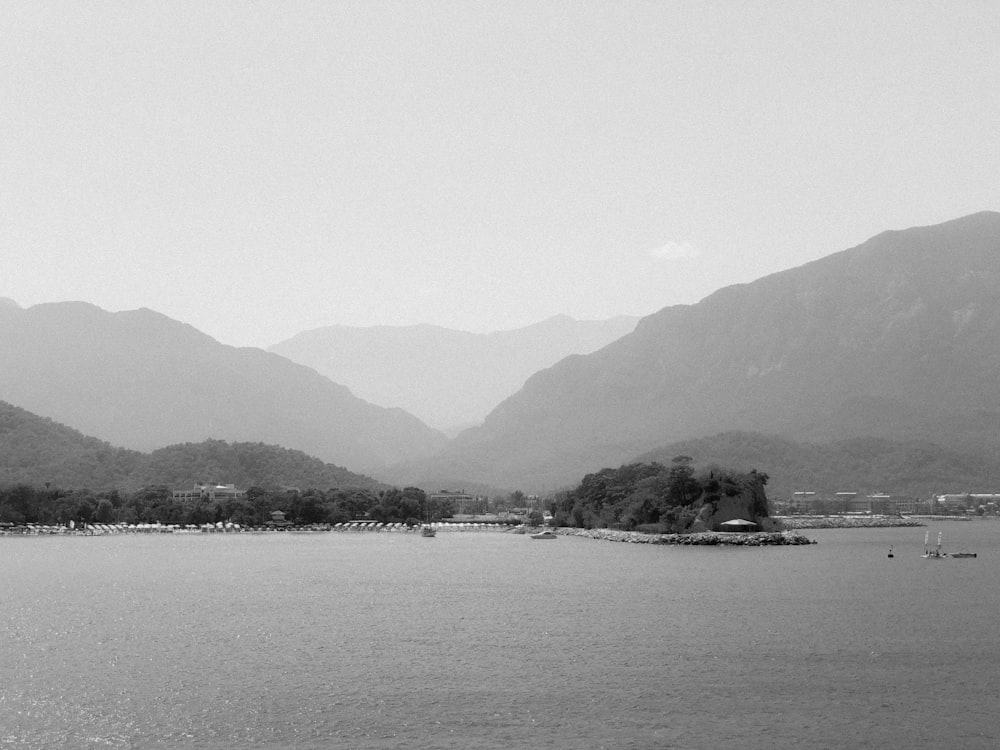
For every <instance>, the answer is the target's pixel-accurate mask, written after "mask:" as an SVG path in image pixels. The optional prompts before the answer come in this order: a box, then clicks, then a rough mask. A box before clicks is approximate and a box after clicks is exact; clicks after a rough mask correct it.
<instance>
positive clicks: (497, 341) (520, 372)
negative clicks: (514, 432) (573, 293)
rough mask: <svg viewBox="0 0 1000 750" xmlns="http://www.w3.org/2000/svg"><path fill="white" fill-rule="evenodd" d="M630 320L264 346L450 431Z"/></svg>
mask: <svg viewBox="0 0 1000 750" xmlns="http://www.w3.org/2000/svg"><path fill="white" fill-rule="evenodd" d="M638 321H639V318H637V317H628V316H622V317H617V318H612V319H610V320H584V321H581V320H574V319H573V318H570V317H569V316H567V315H557V316H555V317H552V318H549V319H548V320H544V321H542V322H541V323H536V324H535V325H532V326H527V327H524V328H518V329H516V330H510V331H495V332H493V333H485V334H479V333H468V332H466V331H455V330H450V329H447V328H441V327H439V326H431V325H416V326H399V327H393V326H375V327H371V328H356V327H350V326H328V327H325V328H317V329H315V330H312V331H304V332H302V333H299V334H297V335H296V336H293V337H292V338H290V339H288V340H286V341H282V342H280V343H278V344H275V345H274V346H271V347H269V348H268V351H271V352H275V353H276V354H280V355H282V356H284V357H288V358H289V359H290V360H292V361H294V362H299V363H301V364H304V365H308V366H309V367H312V368H314V369H315V370H316V371H317V372H320V373H322V374H324V375H326V376H327V377H328V378H330V380H332V381H334V382H335V383H342V384H343V385H346V386H347V387H348V388H350V389H351V392H352V393H354V394H355V395H356V396H359V397H360V398H363V399H365V400H366V401H370V402H372V403H375V404H381V405H383V406H398V407H401V408H403V409H405V410H406V411H408V412H410V413H411V414H414V415H416V416H417V417H419V418H420V419H421V420H423V421H424V422H425V423H427V424H428V425H431V426H432V427H436V428H437V429H440V430H444V431H446V432H451V433H456V432H458V431H459V428H464V427H469V426H472V425H474V424H478V423H480V422H482V420H483V419H484V418H485V417H486V415H487V414H488V413H489V412H490V411H492V410H493V409H494V408H495V407H496V406H497V404H499V403H500V402H501V401H503V400H504V399H505V398H507V397H508V396H510V395H512V394H514V393H515V392H517V390H518V389H519V388H520V387H521V386H522V385H523V384H524V381H525V380H527V379H528V377H529V376H531V375H532V374H534V373H536V372H538V371H539V370H541V369H544V368H546V367H550V366H552V365H554V364H555V363H556V362H558V361H559V360H560V359H562V358H563V357H566V356H568V355H570V354H589V353H590V352H593V351H595V350H597V349H600V348H601V347H602V346H605V345H606V344H609V343H611V342H612V341H614V340H615V339H618V338H621V337H622V336H624V335H625V334H626V333H630V332H631V331H632V330H633V329H634V328H635V325H636V323H637V322H638Z"/></svg>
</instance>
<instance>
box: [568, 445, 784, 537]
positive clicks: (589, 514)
mask: <svg viewBox="0 0 1000 750" xmlns="http://www.w3.org/2000/svg"><path fill="white" fill-rule="evenodd" d="M767 480H768V476H767V475H766V474H764V473H761V472H758V471H756V470H751V471H749V472H735V471H731V470H728V469H724V468H721V467H719V466H715V465H713V466H711V467H708V468H706V469H704V470H702V471H700V472H696V471H695V469H694V466H693V459H692V458H691V457H690V456H686V455H685V456H676V457H674V458H673V459H672V460H671V461H670V464H669V465H666V464H663V463H659V462H652V463H633V464H627V465H624V466H621V467H619V468H617V469H611V468H605V469H601V470H600V471H598V472H596V473H593V474H587V475H586V476H585V477H584V478H583V481H581V482H580V484H579V485H578V486H577V487H576V488H574V489H572V490H567V491H565V492H561V493H558V494H557V495H556V496H555V498H554V500H553V501H552V502H551V504H550V505H551V510H552V514H553V523H554V524H555V525H557V526H575V527H578V528H584V529H594V528H612V529H625V530H637V531H644V532H650V533H656V534H663V533H686V532H690V531H703V530H706V529H711V528H712V527H713V525H715V524H716V523H717V521H719V520H723V521H724V520H728V519H731V518H736V517H742V518H745V519H746V520H750V521H755V522H756V521H758V520H759V519H766V518H767V517H768V516H769V515H770V511H769V508H768V502H767V495H766V493H765V491H764V485H765V484H767ZM723 516H725V517H723Z"/></svg>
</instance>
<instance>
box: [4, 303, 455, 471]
mask: <svg viewBox="0 0 1000 750" xmlns="http://www.w3.org/2000/svg"><path fill="white" fill-rule="evenodd" d="M0 352H2V353H3V356H2V357H0V399H2V400H5V401H7V402H9V403H11V404H14V405H16V406H19V407H21V408H23V409H27V410H28V411H30V412H33V413H35V414H38V415H40V416H43V417H48V418H51V419H54V420H56V421H58V422H61V423H63V424H65V425H69V426H70V427H73V428H74V429H77V430H80V431H81V432H84V433H86V434H88V435H93V436H95V437H98V438H100V439H101V440H105V441H108V442H110V443H112V444H114V445H116V446H122V447H125V448H132V449H135V450H143V451H149V450H153V449H156V448H160V447H163V446H165V445H171V444H174V443H183V442H198V441H202V440H205V439H207V438H216V439H221V440H235V441H262V442H265V443H269V444H276V445H282V446H284V447H286V448H293V449H297V450H301V451H305V452H306V453H308V454H309V455H311V456H315V457H317V458H320V459H322V460H324V461H328V462H330V463H334V464H337V465H340V466H347V467H349V468H351V469H352V470H353V471H359V472H363V473H369V472H370V471H371V470H373V469H377V468H379V467H384V466H386V465H388V464H391V463H395V462H397V461H400V460H402V459H404V458H411V459H412V458H417V457H419V456H421V455H426V454H429V453H432V452H434V451H435V450H437V449H439V448H440V447H441V446H442V445H443V444H444V442H445V440H446V438H445V437H444V435H443V434H441V433H440V432H438V431H436V430H432V429H431V428H429V427H427V426H426V425H425V424H423V423H422V422H421V421H420V420H418V419H417V418H416V417H414V416H412V415H411V414H408V413H406V412H404V411H403V410H401V409H385V408H382V407H379V406H375V405H373V404H369V403H367V402H365V401H362V400H361V399H359V398H357V397H355V396H353V395H352V394H351V393H350V391H349V390H348V389H347V388H345V387H344V386H342V385H338V384H335V383H333V382H331V381H330V380H329V379H328V378H325V377H323V376H322V375H320V374H318V373H317V372H315V371H314V370H312V369H310V368H308V367H304V366H302V365H298V364H295V363H293V362H291V361H289V360H287V359H285V358H284V357H279V356H278V355H276V354H270V353H268V352H265V351H262V350H260V349H253V348H241V349H237V348H234V347H231V346H226V345H224V344H220V343H219V342H217V341H215V340H214V339H212V338H210V337H209V336H206V335H204V334H202V333H200V332H198V331H197V330H195V329H194V328H192V327H191V326H189V325H185V324H183V323H178V322H177V321H174V320H171V319H170V318H167V317H166V316H164V315H161V314H159V313H156V312H153V311H152V310H146V309H141V310H133V311H129V312H119V313H110V312H106V311H104V310H101V309H100V308H98V307H95V306H94V305H90V304H86V303H82V302H64V303H53V304H44V305H36V306H34V307H31V308H28V309H21V308H20V307H17V306H16V305H11V304H9V303H8V304H5V305H2V306H0Z"/></svg>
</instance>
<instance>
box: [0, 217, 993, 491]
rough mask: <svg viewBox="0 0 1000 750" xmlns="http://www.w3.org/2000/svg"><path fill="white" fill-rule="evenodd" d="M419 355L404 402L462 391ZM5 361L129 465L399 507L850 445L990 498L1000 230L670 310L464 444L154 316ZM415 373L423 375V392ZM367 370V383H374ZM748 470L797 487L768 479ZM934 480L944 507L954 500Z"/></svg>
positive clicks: (812, 270)
mask: <svg viewBox="0 0 1000 750" xmlns="http://www.w3.org/2000/svg"><path fill="white" fill-rule="evenodd" d="M565 322H566V321H564V320H561V319H557V320H555V321H548V322H547V324H548V326H549V327H559V326H561V325H563V324H564V323H565ZM628 325H631V323H628ZM545 327H546V326H545V325H542V326H541V328H542V329H544V328H545ZM321 333H322V331H320V332H311V333H310V334H308V335H307V334H303V335H302V338H301V339H300V338H299V337H296V338H294V339H292V340H290V341H289V342H282V344H281V345H276V346H275V349H276V350H277V349H278V348H279V347H280V348H284V346H286V345H287V346H289V347H291V346H292V343H293V342H296V341H298V342H299V343H302V342H305V353H300V354H298V355H296V356H302V357H303V358H306V356H310V357H314V358H315V359H313V360H312V361H314V362H315V363H316V364H317V365H322V361H323V358H324V357H325V358H326V359H327V360H330V358H331V355H330V350H324V349H323V346H324V345H322V340H323V335H321ZM326 333H329V331H326ZM397 333H400V332H398V331H397V332H392V336H395V335H396V334H397ZM413 333H415V334H416V333H423V334H428V335H427V337H425V338H424V339H423V342H424V343H423V346H421V345H420V343H417V344H413V343H412V342H411V343H409V344H404V343H398V344H396V345H394V346H395V348H392V347H390V346H388V345H387V344H385V340H384V339H385V336H383V338H382V339H378V338H373V339H372V343H371V344H370V345H369V347H367V348H368V349H370V350H371V351H372V352H374V353H377V357H389V358H390V360H389V361H390V362H391V357H393V356H395V357H396V358H397V365H398V368H399V369H400V370H402V371H403V376H402V377H401V378H399V379H398V380H397V381H396V384H397V385H396V386H394V387H398V385H399V384H400V383H405V382H406V381H407V379H410V380H414V379H421V380H429V379H434V378H435V377H441V378H442V379H443V378H444V375H443V374H441V373H439V372H438V371H437V370H435V366H434V362H435V361H437V362H443V361H444V360H443V355H440V356H441V357H442V359H438V360H434V359H433V357H431V358H430V359H428V358H424V359H420V357H421V356H424V355H422V354H419V352H422V351H424V350H425V349H426V350H427V351H433V350H435V347H438V346H439V344H438V343H434V342H438V341H440V340H443V339H445V338H448V337H445V336H438V333H439V332H434V331H428V330H426V329H425V328H422V327H421V328H419V329H418V330H416V331H414V332H413ZM383 334H385V335H386V336H388V333H387V332H385V331H383V332H380V334H379V335H380V336H382V335H383ZM609 335H610V334H609ZM310 336H313V337H314V338H312V339H310ZM336 336H340V337H341V338H342V339H343V338H344V337H345V336H346V337H347V338H350V337H351V336H355V337H357V336H360V334H359V333H358V332H357V331H353V332H352V331H348V332H347V333H345V332H344V331H338V332H337V333H336ZM449 336H450V334H449ZM389 338H391V336H389ZM499 340H500V339H497V341H499ZM522 340H523V339H522ZM310 341H312V343H309V342H310ZM481 343H482V342H481V341H480V340H479V339H475V340H469V346H470V348H469V349H468V350H465V351H466V354H465V358H466V359H467V360H468V361H470V362H477V363H480V364H482V362H483V361H484V360H482V359H480V357H483V356H485V355H483V354H482V353H481V352H482V348H481V347H480V344H481ZM296 345H298V344H296ZM340 346H346V344H340ZM354 346H355V348H354V349H352V350H350V351H351V354H350V357H347V356H346V355H344V354H341V355H339V356H338V357H334V359H340V358H358V359H362V358H363V357H364V353H365V351H366V346H365V345H364V343H363V341H362V342H361V343H357V344H355V345H354ZM441 346H443V345H441ZM498 346H499V345H498ZM522 346H523V347H524V348H525V349H527V348H530V347H529V345H528V344H522ZM310 347H311V348H312V350H313V351H312V352H311V353H309V351H308V350H309V349H310ZM477 347H480V348H477ZM340 351H341V352H344V351H346V350H344V349H341V350H340ZM438 351H441V350H440V349H438ZM456 351H459V354H457V355H454V357H457V358H458V359H456V358H454V357H453V358H451V359H448V360H447V364H441V370H442V371H448V372H452V371H455V372H457V373H458V375H459V377H458V379H457V381H455V382H453V383H452V384H451V386H450V387H451V389H452V395H453V396H455V394H457V393H461V392H463V391H464V390H469V391H471V390H474V389H475V388H478V387H479V385H480V384H481V383H483V382H487V381H489V382H492V378H485V377H484V378H482V379H480V380H477V379H475V378H474V377H472V376H469V375H468V374H467V372H464V371H462V370H461V367H462V365H461V364H456V362H461V357H462V355H461V350H460V348H459V349H456ZM474 352H480V353H479V354H474ZM0 355H2V356H0V399H3V400H5V401H7V402H9V403H11V404H15V405H17V406H18V407H22V408H24V409H27V410H29V411H31V412H34V413H36V414H39V415H42V416H44V417H47V418H50V419H53V420H56V421H58V422H61V423H64V424H67V425H70V426H72V427H73V428H75V429H77V430H81V431H82V432H85V433H87V434H90V435H94V436H96V437H97V438H99V439H100V440H102V441H108V442H109V443H111V444H114V445H120V446H124V447H125V448H128V449H133V450H145V451H148V450H153V449H155V448H159V447H162V446H164V445H170V444H176V443H185V442H198V441H204V440H205V439H207V438H215V439H218V440H223V441H253V442H257V441H260V442H264V443H269V444H278V445H282V446H285V447H287V448H291V449H295V450H300V451H304V452H305V453H307V454H309V455H311V456H315V457H317V458H319V459H321V460H322V461H325V462H329V463H332V464H336V465H340V466H346V467H348V468H349V469H351V470H352V471H357V472H362V473H366V474H370V475H372V476H374V477H376V478H378V479H379V480H382V481H387V482H390V483H392V484H396V485H398V486H405V485H415V486H419V487H425V488H430V489H441V488H460V487H461V488H467V489H472V488H483V489H502V490H511V489H521V490H524V491H527V492H544V491H546V490H550V489H555V488H559V487H566V486H569V485H572V484H573V483H575V482H578V481H579V480H580V478H581V477H582V476H583V475H585V474H587V473H589V472H593V471H596V470H598V469H600V468H603V467H614V466H618V465H620V464H622V463H626V462H630V461H633V460H635V459H636V458H637V457H639V456H642V455H662V453H657V452H658V451H663V450H668V451H669V450H672V449H673V446H676V445H683V444H685V443H686V442H688V441H693V440H703V439H705V438H708V437H710V436H715V435H719V434H730V433H732V434H740V433H742V434H750V433H756V434H758V435H763V436H765V438H763V439H764V440H765V441H766V440H776V441H790V442H791V443H798V444H803V445H813V446H816V445H835V444H838V443H840V444H844V445H846V446H847V448H846V451H847V452H846V453H844V452H843V451H842V450H841V449H840V448H829V450H826V452H825V453H824V451H823V450H819V451H816V450H812V449H810V448H808V447H806V448H803V450H804V451H805V452H806V453H808V454H809V455H812V456H822V458H823V460H828V461H830V462H832V463H834V464H838V463H839V464H840V467H839V468H844V467H847V466H850V465H854V466H855V467H857V464H856V462H855V463H852V461H853V459H849V457H850V456H855V455H857V454H858V452H859V450H860V454H861V455H862V456H863V455H865V452H866V451H869V452H870V455H871V465H872V466H873V467H875V466H883V467H885V471H886V472H891V471H897V472H898V471H910V468H909V467H910V461H911V459H912V458H913V457H914V456H916V457H921V456H922V457H923V458H922V459H921V460H922V462H923V464H925V465H927V466H933V465H939V466H940V465H942V464H941V462H940V461H944V463H945V464H949V463H951V464H954V463H955V462H956V461H958V460H959V458H961V457H964V458H966V459H967V460H968V462H969V463H968V465H967V466H966V468H967V469H968V472H966V473H965V474H964V475H966V476H979V477H981V479H982V481H990V474H989V472H985V473H984V471H983V466H985V465H986V464H984V463H983V461H987V462H988V461H994V462H995V458H996V455H997V449H998V441H1000V379H998V378H997V377H996V373H997V372H998V365H1000V214H998V213H995V212H983V213H978V214H973V215H971V216H967V217H964V218H961V219H956V220H954V221H949V222H946V223H944V224H939V225H936V226H930V227H917V228H912V229H906V230H901V231H890V232H885V233H882V234H880V235H878V236H876V237H873V238H872V239H871V240H869V241H867V242H865V243H863V244H861V245H859V246H858V247H855V248H851V249H849V250H844V251H842V252H839V253H835V254H833V255H830V256H828V257H825V258H822V259H820V260H817V261H814V262H812V263H808V264H806V265H803V266H800V267H798V268H793V269H789V270H787V271H782V272H780V273H776V274H772V275H770V276H767V277H764V278H762V279H759V280H756V281H753V282H751V283H747V284H740V285H735V286H731V287H726V288H724V289H720V290H719V291H717V292H716V293H714V294H712V295H710V296H708V297H706V298H705V299H704V300H702V301H701V302H699V303H697V304H694V305H676V306H671V307H666V308H664V309H662V310H660V311H659V312H657V313H655V314H653V315H650V316H648V317H646V318H643V319H642V320H640V321H639V323H638V325H636V326H635V328H634V330H632V331H631V332H630V333H625V334H624V335H622V336H621V337H620V338H617V339H615V340H613V341H611V342H610V343H607V344H606V345H604V346H603V347H601V348H599V349H596V350H595V351H592V352H590V353H580V354H573V355H570V356H567V357H564V358H563V359H561V360H559V361H557V362H555V363H553V364H552V365H551V366H548V367H544V368H543V369H540V370H539V371H537V372H535V373H534V374H533V375H531V376H530V377H528V378H527V379H526V381H525V382H524V383H523V386H522V387H521V388H520V389H519V390H517V391H516V392H515V393H513V394H511V395H509V396H508V397H506V398H503V400H502V401H501V402H500V403H498V404H497V405H496V406H495V408H493V410H492V411H491V412H490V413H489V414H488V415H487V416H486V418H485V419H484V420H483V422H482V424H481V425H478V426H475V427H472V428H470V429H467V430H465V431H464V432H462V433H461V434H459V435H458V436H457V437H455V438H454V439H451V440H448V439H447V438H446V437H445V435H444V434H442V433H441V432H440V431H438V430H435V429H432V428H431V427H428V426H427V425H426V424H425V423H423V422H422V421H421V420H420V419H418V418H417V417H416V416H414V415H413V414H410V413H408V412H407V411H404V410H403V409H401V408H385V407H381V406H376V405H374V404H372V403H369V402H367V401H365V400H362V399H361V398H358V397H357V396H356V395H354V394H353V393H352V392H351V390H350V389H349V388H348V387H346V386H345V385H343V384H339V383H335V382H334V381H332V380H331V379H330V378H329V377H327V376H325V375H323V374H321V373H319V372H317V371H316V370H314V369H312V368H311V367H307V366H305V365H304V364H298V363H295V362H292V361H290V360H289V359H287V358H285V357H283V356H279V354H277V353H275V352H265V351H263V350H259V349H236V348H233V347H229V346H226V345H224V344H220V343H219V342H217V341H215V340H214V339H211V338H210V337H208V336H205V335H204V334H202V333H200V332H198V331H196V330H195V329H194V328H192V327H190V326H188V325H185V324H182V323H178V322H177V321H173V320H170V319H169V318H166V317H165V316H162V315H160V314H158V313H155V312H153V311H150V310H145V309H143V310H135V311H131V312H124V313H109V312H106V311H103V310H100V309H99V308H96V307H94V306H93V305H88V304H85V303H56V304H46V305H37V306H35V307H31V308H28V309H22V308H20V307H18V306H17V305H16V304H13V303H10V302H9V301H7V302H3V303H2V304H0ZM372 356H373V358H376V354H373V355H372ZM428 356H430V355H428ZM508 356H509V357H511V358H512V359H513V355H508ZM407 357H411V358H413V359H414V360H419V362H418V364H414V365H413V369H411V370H406V368H407V367H409V366H410V365H409V364H405V363H403V362H402V360H404V359H406V358H407ZM449 357H452V355H449ZM383 361H386V360H384V359H383ZM329 366H330V367H332V366H333V365H332V364H331V365H329ZM352 367H354V370H353V372H354V373H355V376H356V377H358V378H360V380H362V381H363V380H364V375H363V373H364V372H365V369H364V368H365V367H372V365H371V364H365V365H352ZM490 367H500V365H495V364H491V365H490ZM347 369H350V368H347ZM359 373H360V374H359ZM463 373H464V374H463ZM520 377H521V375H518V378H520ZM496 382H499V378H498V379H497V381H496ZM383 385H384V384H383ZM355 387H358V388H360V386H359V385H356V386H355ZM380 387H383V386H380ZM386 387H388V386H386ZM510 387H513V386H511V385H510V383H508V384H507V385H506V386H505V388H510ZM414 398H415V399H416V398H417V397H414ZM435 398H444V396H441V395H439V396H436V397H435ZM389 400H394V399H389ZM454 400H456V401H457V400H460V399H459V398H458V397H457V396H455V398H454ZM414 403H416V401H414ZM466 406H467V405H466ZM466 406H463V407H462V408H466ZM479 408H482V407H479ZM456 414H457V412H456ZM444 421H447V418H444V417H442V424H443V423H444ZM845 441H847V442H846V443H845ZM852 441H860V442H852ZM865 441H875V442H869V443H866V442H865ZM879 441H883V442H879ZM725 442H726V441H725V440H720V441H718V443H717V444H718V445H724V444H725ZM737 442H739V441H737ZM759 443H760V441H758V444H759ZM703 445H704V444H703ZM776 445H777V444H776ZM865 445H867V446H868V447H867V448H862V449H859V448H858V446H865ZM901 446H903V447H901ZM772 447H773V446H772ZM731 450H732V448H731ZM775 450H777V451H778V454H782V455H786V456H791V455H793V454H794V451H792V450H790V449H787V447H786V448H775ZM824 450H825V449H824ZM935 451H937V452H936V453H935ZM706 452H708V451H707V449H706ZM768 455H772V456H773V455H777V454H775V453H774V452H771V453H770V454H768ZM893 456H895V458H893ZM930 456H938V457H939V459H940V460H938V461H934V460H931V459H930V458H928V457H930ZM765 457H766V456H765ZM901 457H905V458H901ZM695 458H696V459H699V457H698V456H695ZM795 460H797V459H793V460H792V461H791V462H786V463H785V464H783V465H784V466H793V467H794V465H795V464H794V461H795ZM720 461H721V462H722V463H725V464H726V465H731V462H730V461H726V460H725V458H724V457H722V458H720ZM879 461H881V462H882V463H881V464H879V463H878V462H879ZM893 467H895V468H893ZM736 468H741V467H736ZM750 468H757V469H759V470H761V471H763V472H766V473H769V474H771V475H772V477H773V479H772V481H773V482H776V483H780V484H781V486H785V479H782V478H779V477H777V476H775V475H774V472H773V470H772V469H771V467H769V466H768V465H758V466H753V467H750ZM781 471H782V472H784V471H790V470H789V469H781ZM916 473H919V472H916ZM942 473H943V472H942ZM813 475H816V472H813ZM796 476H797V477H803V476H805V475H802V474H798V475H796ZM859 476H860V474H859ZM866 476H869V477H872V476H873V475H871V474H869V475H866ZM897 479H898V477H897ZM925 479H926V482H927V484H926V485H925V486H930V485H931V484H932V483H933V480H934V478H933V477H931V476H927V477H925ZM788 481H789V482H790V481H791V480H788ZM866 481H867V480H866ZM977 481H978V480H977ZM883 488H884V487H883ZM847 489H869V488H857V487H848V488H847ZM870 489H876V488H875V487H872V488H870ZM940 489H941V490H958V489H959V488H948V487H942V488H940Z"/></svg>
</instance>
